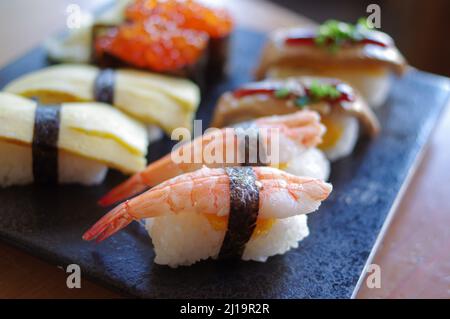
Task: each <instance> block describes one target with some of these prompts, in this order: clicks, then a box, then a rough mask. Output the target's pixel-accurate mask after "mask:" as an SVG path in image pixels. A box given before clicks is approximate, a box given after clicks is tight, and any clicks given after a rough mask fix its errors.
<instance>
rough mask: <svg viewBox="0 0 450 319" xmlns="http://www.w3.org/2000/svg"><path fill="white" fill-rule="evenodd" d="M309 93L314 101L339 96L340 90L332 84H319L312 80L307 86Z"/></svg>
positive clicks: (333, 98)
mask: <svg viewBox="0 0 450 319" xmlns="http://www.w3.org/2000/svg"><path fill="white" fill-rule="evenodd" d="M309 94H310V95H311V98H312V99H313V100H315V101H318V100H322V99H332V100H335V99H337V98H339V97H340V96H341V92H339V91H338V89H337V88H336V87H335V86H334V85H330V84H320V83H319V82H317V81H314V82H313V83H312V84H311V86H310V87H309Z"/></svg>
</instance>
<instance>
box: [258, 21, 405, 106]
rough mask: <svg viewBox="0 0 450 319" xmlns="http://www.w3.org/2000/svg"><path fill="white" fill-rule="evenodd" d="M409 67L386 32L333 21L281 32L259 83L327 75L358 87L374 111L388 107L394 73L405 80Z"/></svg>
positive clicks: (266, 53)
mask: <svg viewBox="0 0 450 319" xmlns="http://www.w3.org/2000/svg"><path fill="white" fill-rule="evenodd" d="M406 66H407V62H406V60H405V58H404V57H403V56H402V54H401V53H400V51H399V50H398V49H397V48H396V47H395V44H394V41H393V40H392V38H391V37H390V36H389V35H387V34H386V33H383V32H380V31H376V30H373V29H369V28H368V27H367V26H366V25H365V23H362V22H359V23H358V24H356V25H351V24H348V23H344V22H340V21H336V20H330V21H327V22H325V23H324V24H322V25H320V26H318V27H303V28H302V27H297V28H288V29H280V30H277V31H275V32H273V33H272V34H271V36H270V37H269V41H268V43H267V45H266V47H265V49H264V51H263V54H262V59H261V62H260V65H259V67H258V69H257V78H258V79H263V78H264V77H269V78H286V77H290V76H304V75H307V76H324V77H335V78H339V79H342V80H344V81H346V82H348V83H350V84H351V85H352V86H354V87H355V88H356V89H358V91H360V92H361V94H362V95H363V96H364V98H365V99H366V100H367V102H368V103H369V105H370V106H372V107H378V106H380V105H382V104H383V103H384V101H385V100H386V98H387V95H388V93H389V90H390V86H391V73H392V72H393V73H395V74H397V75H402V74H403V73H404V72H405V70H406Z"/></svg>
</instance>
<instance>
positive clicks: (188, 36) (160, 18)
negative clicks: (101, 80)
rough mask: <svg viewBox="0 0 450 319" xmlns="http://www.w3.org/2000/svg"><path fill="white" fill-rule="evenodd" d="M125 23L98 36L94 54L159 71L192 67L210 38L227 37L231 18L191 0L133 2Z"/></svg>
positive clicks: (223, 12)
mask: <svg viewBox="0 0 450 319" xmlns="http://www.w3.org/2000/svg"><path fill="white" fill-rule="evenodd" d="M125 17H126V22H125V23H124V24H122V25H120V26H118V27H117V28H113V29H110V30H109V31H108V32H107V33H106V34H104V35H102V36H100V37H97V38H96V41H95V51H96V53H97V54H98V55H100V56H101V55H102V54H104V53H108V54H110V55H112V56H115V57H117V58H119V59H121V60H122V61H124V62H127V63H128V64H131V65H134V66H136V67H139V68H146V69H151V70H154V71H158V72H165V71H176V70H179V69H182V68H184V67H186V66H189V65H193V64H195V63H196V62H197V61H198V60H199V59H200V57H201V56H202V54H203V52H204V51H205V49H206V47H207V45H208V39H209V37H210V36H211V37H220V36H223V35H226V34H228V33H229V32H230V31H231V28H232V20H231V17H230V16H229V15H228V13H227V12H226V11H225V10H220V9H211V8H208V7H206V6H203V5H201V4H199V3H197V2H195V1H193V0H185V1H182V0H166V1H160V0H136V1H134V2H133V3H132V4H130V5H129V6H128V7H127V8H126V11H125Z"/></svg>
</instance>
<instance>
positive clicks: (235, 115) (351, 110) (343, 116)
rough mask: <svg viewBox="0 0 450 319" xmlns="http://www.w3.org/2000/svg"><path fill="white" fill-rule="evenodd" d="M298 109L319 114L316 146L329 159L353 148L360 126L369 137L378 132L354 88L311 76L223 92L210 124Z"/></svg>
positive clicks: (328, 79)
mask: <svg viewBox="0 0 450 319" xmlns="http://www.w3.org/2000/svg"><path fill="white" fill-rule="evenodd" d="M299 109H311V110H315V111H318V112H319V113H320V115H321V121H322V123H323V124H324V125H325V127H326V129H327V130H326V133H325V135H324V137H323V140H322V143H321V144H319V146H318V147H319V148H320V149H322V150H323V151H324V152H325V154H326V155H327V157H328V158H329V159H330V160H332V161H334V160H337V159H339V158H342V157H345V156H347V155H349V154H350V153H351V152H352V151H353V149H354V147H355V144H356V142H357V140H358V136H359V132H360V126H361V127H362V130H361V131H363V132H364V133H366V134H367V135H369V136H371V137H373V136H375V135H376V134H377V133H378V131H379V123H378V120H377V118H376V116H375V114H374V113H373V112H372V110H371V109H370V108H369V106H368V105H367V103H366V102H365V101H364V99H363V98H362V97H361V96H360V94H359V93H358V92H357V91H356V90H354V89H353V88H352V87H351V86H349V85H348V84H346V83H345V82H342V81H340V80H337V79H331V78H314V77H294V78H288V79H284V80H275V79H273V80H266V81H262V82H255V83H249V84H246V85H243V86H242V87H240V88H238V89H236V90H235V91H233V92H226V93H224V94H223V95H222V97H221V98H220V100H219V102H218V104H217V106H216V108H215V111H214V115H213V119H212V122H211V126H213V127H223V126H227V125H231V124H234V123H238V122H241V121H246V120H248V119H252V118H258V117H262V116H269V115H273V114H288V113H293V112H296V111H298V110H299Z"/></svg>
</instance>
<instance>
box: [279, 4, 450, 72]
mask: <svg viewBox="0 0 450 319" xmlns="http://www.w3.org/2000/svg"><path fill="white" fill-rule="evenodd" d="M272 2H275V3H277V4H279V5H282V6H285V7H287V8H289V9H291V10H293V11H296V12H298V13H300V14H302V15H304V16H306V17H308V18H310V19H312V20H315V21H316V22H323V21H325V20H327V19H331V18H333V19H338V20H344V21H347V22H356V20H357V19H358V18H359V17H361V16H368V13H366V8H367V6H368V5H369V4H372V3H375V4H378V5H379V6H380V7H381V30H383V31H385V32H387V33H388V34H390V35H391V36H392V37H393V38H394V39H395V42H396V45H397V47H398V48H399V49H400V51H401V52H402V53H403V54H404V56H405V57H406V58H407V59H408V61H409V63H410V64H411V65H413V66H415V67H417V68H419V69H421V70H425V71H428V72H433V73H438V74H442V75H446V76H450V41H449V38H450V36H449V32H450V1H449V0H368V1H367V0H340V1H335V0H315V1H311V0H272Z"/></svg>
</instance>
